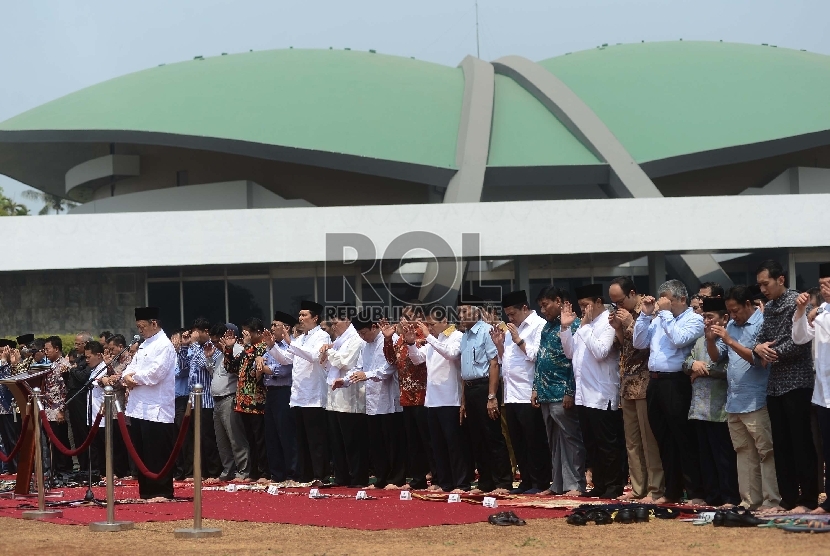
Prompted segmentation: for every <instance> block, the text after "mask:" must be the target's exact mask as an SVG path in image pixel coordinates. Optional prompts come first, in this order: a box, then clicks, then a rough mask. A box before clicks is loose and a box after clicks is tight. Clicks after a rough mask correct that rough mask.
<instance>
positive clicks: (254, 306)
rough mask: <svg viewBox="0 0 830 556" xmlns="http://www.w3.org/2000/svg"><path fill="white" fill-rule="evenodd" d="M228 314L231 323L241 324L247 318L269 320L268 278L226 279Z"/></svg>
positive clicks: (269, 296)
mask: <svg viewBox="0 0 830 556" xmlns="http://www.w3.org/2000/svg"><path fill="white" fill-rule="evenodd" d="M228 314H229V316H230V321H231V322H233V323H240V324H241V323H243V322H245V321H246V320H248V319H249V318H252V317H255V318H258V319H262V321H263V322H270V319H271V292H270V291H269V288H268V278H256V279H245V280H240V279H230V278H229V279H228Z"/></svg>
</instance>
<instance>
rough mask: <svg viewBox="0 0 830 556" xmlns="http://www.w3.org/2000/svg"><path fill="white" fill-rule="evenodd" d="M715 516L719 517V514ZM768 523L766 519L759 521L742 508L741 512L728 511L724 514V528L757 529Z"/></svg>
mask: <svg viewBox="0 0 830 556" xmlns="http://www.w3.org/2000/svg"><path fill="white" fill-rule="evenodd" d="M715 516H716V517H717V514H715ZM768 521H769V520H766V519H758V518H757V517H755V516H754V515H752V512H750V511H749V510H747V509H746V508H741V509H740V510H727V511H725V512H724V514H723V526H724V527H757V526H758V525H764V524H766V523H768ZM713 523H714V520H713Z"/></svg>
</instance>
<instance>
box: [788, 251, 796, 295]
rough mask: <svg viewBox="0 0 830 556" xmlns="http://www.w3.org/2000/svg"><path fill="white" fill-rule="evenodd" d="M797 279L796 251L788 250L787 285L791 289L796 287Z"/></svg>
mask: <svg viewBox="0 0 830 556" xmlns="http://www.w3.org/2000/svg"><path fill="white" fill-rule="evenodd" d="M795 282H796V280H795V253H794V252H793V250H792V249H788V250H787V286H789V288H790V289H791V290H794V289H796V283H795Z"/></svg>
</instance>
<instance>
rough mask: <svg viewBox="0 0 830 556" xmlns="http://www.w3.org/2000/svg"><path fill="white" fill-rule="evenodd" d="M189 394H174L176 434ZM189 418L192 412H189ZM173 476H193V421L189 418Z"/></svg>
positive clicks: (185, 409)
mask: <svg viewBox="0 0 830 556" xmlns="http://www.w3.org/2000/svg"><path fill="white" fill-rule="evenodd" d="M189 400H190V396H176V415H175V417H174V422H175V424H176V434H178V431H179V429H180V428H181V426H182V421H183V420H184V414H185V412H186V411H187V403H188V401H189ZM190 415H191V419H192V416H193V413H192V412H191V414H190ZM174 473H175V477H176V478H177V479H185V478H187V477H192V476H193V422H192V420H191V423H190V429H189V430H188V431H187V436H185V438H184V444H183V445H182V450H181V451H180V452H179V455H178V457H177V458H176V467H175V468H174Z"/></svg>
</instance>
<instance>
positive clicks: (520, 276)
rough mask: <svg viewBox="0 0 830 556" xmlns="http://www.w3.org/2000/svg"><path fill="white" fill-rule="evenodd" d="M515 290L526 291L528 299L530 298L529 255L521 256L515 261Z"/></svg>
mask: <svg viewBox="0 0 830 556" xmlns="http://www.w3.org/2000/svg"><path fill="white" fill-rule="evenodd" d="M513 288H514V289H515V290H524V291H525V292H526V293H527V297H528V299H529V298H530V296H531V293H530V272H529V271H528V259H527V255H520V256H518V257H516V258H514V259H513ZM505 293H507V292H505Z"/></svg>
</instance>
